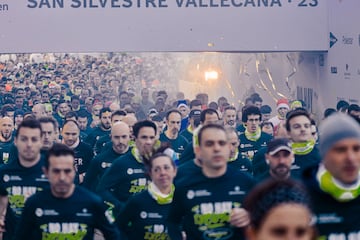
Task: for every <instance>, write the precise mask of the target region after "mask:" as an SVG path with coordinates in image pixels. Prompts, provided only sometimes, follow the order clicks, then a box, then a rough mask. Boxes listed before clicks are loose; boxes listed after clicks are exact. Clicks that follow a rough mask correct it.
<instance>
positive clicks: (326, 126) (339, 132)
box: [319, 113, 360, 158]
mask: <svg viewBox="0 0 360 240" xmlns="http://www.w3.org/2000/svg"><path fill="white" fill-rule="evenodd" d="M319 134H320V135H319V139H320V143H319V150H320V155H321V157H322V158H323V157H324V156H325V155H326V153H327V152H328V151H329V150H330V148H331V147H332V146H333V145H334V144H336V143H337V142H339V141H341V140H344V139H349V138H355V139H357V140H359V141H360V126H359V124H358V123H357V122H356V121H355V120H354V119H353V118H351V117H350V116H348V115H346V114H342V113H334V114H332V115H331V116H329V117H328V118H326V119H325V120H324V121H323V122H322V124H321V125H320V128H319Z"/></svg>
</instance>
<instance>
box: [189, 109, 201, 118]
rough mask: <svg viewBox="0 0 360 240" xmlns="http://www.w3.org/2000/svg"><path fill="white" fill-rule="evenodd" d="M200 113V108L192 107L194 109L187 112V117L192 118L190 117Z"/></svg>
mask: <svg viewBox="0 0 360 240" xmlns="http://www.w3.org/2000/svg"><path fill="white" fill-rule="evenodd" d="M200 115H201V110H199V109H194V110H191V111H190V113H189V118H192V117H200Z"/></svg>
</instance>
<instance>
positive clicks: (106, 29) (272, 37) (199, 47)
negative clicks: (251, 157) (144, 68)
mask: <svg viewBox="0 0 360 240" xmlns="http://www.w3.org/2000/svg"><path fill="white" fill-rule="evenodd" d="M327 12H328V9H327V1H326V0H0V23H1V35H0V53H31V52H107V51H313V50H320V51H321V50H327V49H328V45H329V43H328V17H327V15H328V14H327Z"/></svg>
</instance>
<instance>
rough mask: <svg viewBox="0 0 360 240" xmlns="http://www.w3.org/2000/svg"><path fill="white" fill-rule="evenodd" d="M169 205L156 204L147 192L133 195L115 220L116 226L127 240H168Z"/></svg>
mask: <svg viewBox="0 0 360 240" xmlns="http://www.w3.org/2000/svg"><path fill="white" fill-rule="evenodd" d="M169 209H170V203H169V204H158V203H157V202H156V201H155V200H154V199H153V198H152V197H151V195H150V194H149V192H148V191H143V192H141V193H138V194H135V195H133V196H132V197H130V199H129V201H127V203H126V204H125V207H124V208H123V210H122V211H121V213H120V215H119V217H118V218H117V225H118V226H119V228H120V230H121V231H123V232H125V234H126V236H127V237H128V239H163V240H170V237H169V235H168V229H167V226H166V219H167V215H168V213H169Z"/></svg>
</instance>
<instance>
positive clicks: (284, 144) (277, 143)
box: [266, 138, 292, 156]
mask: <svg viewBox="0 0 360 240" xmlns="http://www.w3.org/2000/svg"><path fill="white" fill-rule="evenodd" d="M281 150H285V151H288V152H292V149H291V143H290V141H289V139H287V138H275V139H273V140H271V141H270V142H268V144H267V151H266V153H267V154H269V155H271V156H273V155H275V154H276V153H278V152H279V151H281Z"/></svg>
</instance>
